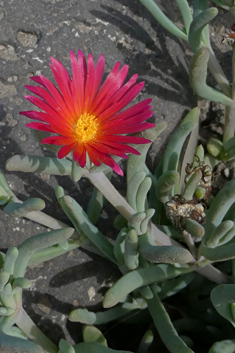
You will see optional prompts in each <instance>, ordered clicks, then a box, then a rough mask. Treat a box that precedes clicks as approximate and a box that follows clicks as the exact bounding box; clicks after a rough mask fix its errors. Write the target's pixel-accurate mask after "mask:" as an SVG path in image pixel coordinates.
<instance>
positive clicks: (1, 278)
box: [0, 270, 10, 292]
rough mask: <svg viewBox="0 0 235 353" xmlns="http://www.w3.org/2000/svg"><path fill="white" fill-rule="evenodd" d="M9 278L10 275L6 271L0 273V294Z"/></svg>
mask: <svg viewBox="0 0 235 353" xmlns="http://www.w3.org/2000/svg"><path fill="white" fill-rule="evenodd" d="M9 278H10V273H9V272H8V271H4V270H3V271H0V292H2V290H3V288H4V286H5V285H6V283H7V282H8V280H9Z"/></svg>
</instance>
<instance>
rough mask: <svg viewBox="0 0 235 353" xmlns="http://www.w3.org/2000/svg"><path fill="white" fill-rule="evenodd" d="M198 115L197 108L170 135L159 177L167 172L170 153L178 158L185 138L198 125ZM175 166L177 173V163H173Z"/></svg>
mask: <svg viewBox="0 0 235 353" xmlns="http://www.w3.org/2000/svg"><path fill="white" fill-rule="evenodd" d="M198 115H199V110H198V108H197V107H195V108H193V109H192V110H191V111H190V112H189V113H188V114H187V115H186V117H185V118H184V119H183V121H182V123H181V124H180V126H179V127H178V129H177V130H176V131H175V132H174V133H173V134H172V136H171V138H170V140H169V142H168V144H167V147H166V150H165V153H164V157H163V167H162V168H163V169H162V172H161V174H160V175H162V174H163V173H165V172H166V171H167V170H168V166H169V160H170V157H171V155H172V153H174V152H177V154H178V158H179V155H180V153H181V150H182V147H183V144H184V142H185V139H186V137H187V136H188V134H189V133H190V132H191V131H192V130H193V129H194V128H195V127H196V126H197V125H198ZM175 165H176V169H175V171H177V170H178V162H177V163H175Z"/></svg>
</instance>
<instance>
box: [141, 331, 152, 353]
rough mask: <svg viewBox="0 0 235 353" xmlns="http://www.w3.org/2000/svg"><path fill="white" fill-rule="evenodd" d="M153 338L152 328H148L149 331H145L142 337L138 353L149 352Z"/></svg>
mask: <svg viewBox="0 0 235 353" xmlns="http://www.w3.org/2000/svg"><path fill="white" fill-rule="evenodd" d="M153 338H154V336H153V332H152V330H148V331H147V332H145V334H144V336H143V337H142V339H141V342H140V345H139V348H138V351H137V353H147V351H148V349H149V347H150V345H151V343H152V342H153Z"/></svg>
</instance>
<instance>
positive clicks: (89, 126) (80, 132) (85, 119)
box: [75, 113, 99, 142]
mask: <svg viewBox="0 0 235 353" xmlns="http://www.w3.org/2000/svg"><path fill="white" fill-rule="evenodd" d="M98 129H99V122H98V121H97V119H96V116H95V115H90V114H87V113H84V114H81V115H80V117H79V118H78V121H77V124H76V127H75V135H76V138H77V139H78V140H79V141H80V142H88V141H90V140H93V139H94V138H95V135H96V133H97V131H98Z"/></svg>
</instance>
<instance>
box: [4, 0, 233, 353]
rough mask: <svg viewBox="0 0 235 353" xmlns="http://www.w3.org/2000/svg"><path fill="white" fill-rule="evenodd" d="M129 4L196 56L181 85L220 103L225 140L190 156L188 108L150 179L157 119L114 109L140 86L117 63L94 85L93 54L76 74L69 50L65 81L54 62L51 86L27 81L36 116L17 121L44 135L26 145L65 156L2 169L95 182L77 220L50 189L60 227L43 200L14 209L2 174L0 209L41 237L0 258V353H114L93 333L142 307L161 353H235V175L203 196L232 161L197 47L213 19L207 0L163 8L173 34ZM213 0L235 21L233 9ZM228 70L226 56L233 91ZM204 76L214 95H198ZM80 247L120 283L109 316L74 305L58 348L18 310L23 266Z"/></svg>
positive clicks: (229, 35)
mask: <svg viewBox="0 0 235 353" xmlns="http://www.w3.org/2000/svg"><path fill="white" fill-rule="evenodd" d="M140 1H141V2H142V3H143V5H145V6H146V7H147V8H148V9H149V10H150V11H151V13H152V14H153V16H154V17H155V18H156V19H157V20H158V21H159V22H160V23H161V24H162V25H163V26H164V27H165V28H166V29H167V30H169V31H170V32H171V33H172V34H174V35H176V36H177V37H178V38H180V39H182V40H185V41H187V42H188V43H189V46H190V47H191V49H192V50H193V51H194V56H193V58H192V60H191V63H190V67H189V72H190V77H189V79H190V83H191V86H192V88H193V89H194V91H195V92H196V93H197V94H198V95H199V96H200V97H203V98H204V99H207V100H210V101H214V102H219V103H222V104H224V105H225V111H226V117H225V126H224V135H223V141H219V140H218V139H215V138H214V137H212V138H210V140H209V141H208V144H207V146H206V148H207V151H206V150H205V147H203V146H202V145H199V146H197V143H195V141H196V140H197V131H198V130H197V129H198V124H199V114H200V112H199V109H198V108H197V107H195V108H194V109H192V110H191V111H190V112H189V113H188V114H187V116H186V117H185V118H184V119H183V120H182V122H181V124H180V126H179V127H178V129H177V130H176V131H175V132H174V134H173V135H172V136H171V138H170V140H169V143H168V145H167V148H166V151H165V153H164V156H163V158H162V160H161V162H160V164H159V165H158V167H157V168H156V170H155V171H154V172H151V171H150V170H149V169H148V167H147V166H146V164H145V159H146V155H147V153H148V150H149V147H150V142H152V141H154V140H155V139H156V137H157V136H158V135H159V134H160V133H161V132H162V131H163V130H164V129H165V127H166V123H165V122H161V123H156V124H155V126H153V124H152V123H149V122H146V120H147V119H148V118H150V117H151V116H152V112H151V110H150V108H151V107H150V106H149V104H150V100H145V101H143V102H140V103H138V104H136V105H134V106H132V107H130V108H128V109H126V110H123V108H124V107H125V106H126V105H127V104H129V103H130V102H131V101H132V99H133V98H134V97H135V96H136V95H137V94H138V93H139V92H140V90H141V88H142V87H143V83H137V84H136V80H137V76H136V75H134V76H133V77H132V78H131V79H130V80H129V81H128V82H127V83H126V84H124V81H125V78H126V75H127V71H128V68H127V66H124V67H123V68H122V69H121V70H120V71H119V64H116V65H115V67H114V69H113V70H112V72H111V74H110V75H109V76H108V78H107V80H106V81H105V82H104V83H103V85H101V80H102V76H103V70H104V59H103V56H102V57H100V59H99V60H98V63H97V66H96V68H95V65H94V62H93V59H92V56H91V55H89V56H88V65H87V64H86V61H85V58H84V56H83V54H82V53H81V52H79V55H78V59H77V58H76V57H75V55H74V54H73V53H71V63H72V77H70V76H69V75H68V73H67V70H66V69H65V68H64V67H63V65H62V64H61V63H59V62H58V61H57V60H55V59H52V65H51V68H52V71H53V74H54V76H55V79H56V82H57V85H58V88H57V87H56V86H54V85H53V84H52V83H51V82H50V81H49V80H48V79H46V78H45V77H44V76H40V77H34V78H33V80H34V81H35V82H36V83H39V85H40V86H28V89H29V90H30V91H31V92H33V93H34V94H36V95H37V96H38V97H39V98H38V97H34V96H33V97H27V98H28V99H29V100H30V101H31V102H32V103H33V104H35V105H36V106H37V107H39V108H40V109H41V110H43V112H42V111H41V112H39V111H36V110H33V111H30V112H23V113H22V114H24V115H26V116H27V117H29V118H31V119H33V120H38V121H39V122H35V121H34V122H32V123H29V124H28V126H29V127H31V128H33V129H36V130H42V131H43V133H42V135H43V137H42V135H41V134H40V135H38V138H39V139H40V141H41V140H42V138H43V140H42V142H43V143H47V144H50V145H53V148H54V149H58V148H57V147H56V146H63V147H61V149H60V150H59V152H58V157H59V158H56V157H55V158H49V157H37V156H19V155H18V156H13V157H11V158H10V159H9V160H8V161H7V163H6V168H7V169H8V170H11V171H23V172H34V173H47V174H54V175H64V176H65V177H68V176H71V178H72V179H73V180H74V182H79V180H80V179H81V178H82V177H85V178H87V179H89V180H90V182H91V183H92V184H93V185H94V191H93V195H92V197H91V199H90V201H89V206H88V209H87V211H86V212H85V211H84V210H83V209H82V207H81V206H80V205H79V204H78V202H77V201H76V200H75V199H74V198H73V197H72V196H70V195H65V193H64V190H63V188H62V187H60V186H58V187H57V188H56V190H55V194H56V197H57V200H58V202H59V204H60V206H61V208H62V209H63V211H64V212H65V214H66V215H67V217H68V218H69V219H70V221H71V222H72V224H73V228H72V227H68V226H67V225H66V224H64V223H62V222H61V221H59V220H57V219H54V218H52V217H50V216H48V215H46V214H44V213H43V212H41V210H42V209H43V208H44V202H43V201H42V200H40V199H28V200H27V201H25V202H23V203H22V202H21V201H20V200H18V198H17V196H16V195H15V194H14V193H13V192H12V191H11V190H10V189H9V187H8V185H7V183H6V181H5V179H4V177H3V175H2V174H1V175H0V192H1V197H0V202H1V205H2V207H3V209H4V211H5V212H6V213H8V214H9V215H11V216H13V217H27V218H29V219H32V220H34V221H36V222H38V223H40V224H43V225H45V226H47V227H49V228H50V229H51V231H50V232H47V233H44V234H38V235H36V236H32V237H30V238H29V239H27V240H26V241H24V242H23V243H22V244H20V245H19V246H18V247H17V248H16V247H13V248H10V249H9V250H8V251H7V253H6V254H3V253H0V269H1V272H0V304H1V306H0V315H1V318H0V347H1V349H2V351H3V352H16V351H17V352H18V351H19V352H21V351H22V352H47V353H78V352H84V353H86V352H94V353H96V352H97V353H100V352H107V353H108V352H110V353H111V352H115V351H114V350H112V349H111V348H108V347H107V342H106V340H105V338H104V336H103V334H102V333H101V331H100V330H99V329H97V328H96V327H95V326H94V325H99V324H104V323H108V322H110V321H113V320H121V319H123V318H126V317H128V316H130V315H131V314H132V313H133V312H134V313H137V312H138V313H142V312H143V311H149V313H150V316H151V318H152V319H151V320H152V321H153V322H154V324H155V326H156V328H157V330H158V333H159V335H160V337H161V339H162V341H163V342H164V344H165V346H166V347H167V349H168V351H170V352H172V353H193V352H196V351H200V347H203V349H205V347H207V348H208V349H209V353H218V352H221V351H223V350H225V349H227V350H229V351H231V352H232V351H233V350H234V349H235V333H234V332H233V330H232V329H231V328H232V326H235V312H234V297H235V294H234V293H235V284H234V279H235V275H234V271H235V266H234V264H235V263H234V259H235V237H234V236H235V225H234V221H235V179H233V180H231V181H229V182H228V183H227V185H226V186H225V187H223V188H222V190H221V191H220V192H219V193H218V194H217V195H216V196H215V197H214V198H212V195H211V194H212V186H213V168H214V166H215V165H216V164H218V163H220V161H226V160H229V159H231V158H234V156H235V137H234V127H235V117H234V105H235V102H234V82H232V85H231V84H230V82H229V80H228V79H227V78H226V77H225V74H224V72H223V70H222V68H221V66H220V64H219V63H218V61H217V59H216V57H215V54H214V52H213V50H212V47H211V44H210V37H209V28H208V24H209V23H210V22H211V21H212V20H213V18H214V17H215V16H216V15H217V13H218V9H217V8H214V7H208V3H207V1H206V0H203V1H200V0H194V2H193V15H192V14H191V9H190V7H189V5H188V2H187V1H186V0H175V2H176V3H177V5H178V7H179V9H180V11H181V13H182V17H183V21H184V25H185V27H184V28H183V29H180V28H178V27H176V26H175V25H174V24H173V23H172V22H171V21H170V20H169V19H168V18H167V17H166V15H164V14H163V12H162V11H161V10H160V8H159V7H158V6H157V4H156V3H155V2H153V1H152V0H140ZM214 2H215V3H216V4H217V5H219V6H221V7H222V8H224V9H227V10H229V11H230V12H231V14H232V15H234V13H235V11H234V10H235V5H234V1H233V0H224V1H222V0H214ZM233 34H234V30H233V27H231V28H230V30H228V31H227V32H226V33H225V35H224V41H226V40H227V41H228V40H229V43H230V44H231V43H232V44H233V42H232V40H233V37H234V36H233ZM234 62H235V60H234V58H233V63H232V65H233V81H234V72H235V69H234V65H235V64H234ZM207 69H209V70H210V72H211V74H212V75H213V77H214V79H215V80H216V82H217V84H218V86H219V88H218V89H215V88H212V87H210V86H208V85H207V83H206V78H207ZM48 133H55V134H56V135H53V136H51V135H50V136H48ZM129 134H131V135H129ZM185 143H186V144H187V148H186V149H185V148H184V146H185ZM130 144H131V145H130ZM182 154H183V155H184V156H183V158H182ZM121 158H127V169H126V184H127V188H126V199H124V198H123V197H122V196H121V195H120V194H119V193H118V191H117V190H116V189H115V187H114V186H113V184H112V183H111V176H112V172H113V171H114V172H116V173H118V174H121V175H122V174H123V172H122V170H121V168H120V167H119V165H118V162H119V160H120V159H121ZM104 198H105V199H106V200H108V201H109V202H110V203H111V204H112V205H113V206H114V207H115V208H116V209H117V211H118V212H119V213H120V215H119V216H118V217H117V218H116V219H115V221H114V226H115V228H117V229H119V234H118V236H117V238H116V240H115V242H114V243H111V242H110V241H109V240H107V239H106V238H105V236H104V235H103V234H102V233H101V232H100V231H99V229H98V228H97V227H96V225H95V224H96V222H97V219H98V218H99V215H100V212H101V211H102V207H103V201H104ZM88 246H89V249H90V251H92V249H93V250H94V251H95V252H96V253H97V252H98V253H100V254H102V255H103V256H105V257H106V258H107V259H109V260H110V261H111V262H112V263H114V264H115V265H116V266H118V268H119V269H120V272H121V274H122V276H121V278H120V279H119V280H118V281H117V282H116V283H115V284H114V285H113V286H112V287H111V288H110V289H109V290H108V291H107V292H106V294H105V296H104V299H103V307H104V308H105V309H107V310H105V311H103V312H98V313H94V312H90V311H88V310H86V309H76V310H73V311H72V312H71V313H70V314H69V320H70V321H75V322H81V323H84V324H85V325H86V326H85V328H84V331H83V338H84V342H83V343H78V344H75V346H71V345H70V344H69V343H67V342H66V341H65V340H63V339H61V341H60V343H59V346H58V347H57V346H56V345H55V344H53V343H52V342H51V341H50V340H49V339H48V338H47V337H46V336H45V335H44V334H43V333H42V332H41V331H40V330H39V329H38V327H37V326H36V325H35V323H34V322H33V321H32V320H31V319H30V317H29V316H28V315H27V313H26V312H25V310H24V309H23V307H22V291H23V289H25V288H29V287H30V285H31V283H30V281H29V280H27V279H26V278H25V272H26V268H27V266H30V265H33V264H37V263H40V262H42V261H46V260H49V259H52V258H54V257H57V256H60V255H62V254H64V253H65V252H67V251H69V250H71V249H74V248H76V247H81V248H83V247H84V248H87V247H88ZM221 262H222V265H221ZM173 295H174V296H175V298H176V299H175V301H174V307H175V308H176V309H177V310H179V312H180V315H181V318H180V319H178V320H175V321H174V322H172V321H171V318H170V315H169V313H168V312H167V310H166V308H165V306H164V305H163V303H162V301H163V300H167V298H169V297H171V296H173ZM201 296H203V298H204V301H202V300H200V298H201ZM182 298H183V299H184V301H183V303H182ZM178 299H181V300H178ZM171 305H172V304H171ZM136 320H138V314H137V315H136ZM151 320H150V322H151ZM120 339H121V338H120ZM130 339H131V338H130ZM152 341H153V332H152V330H148V331H147V332H146V334H145V335H144V337H143V339H142V340H141V342H140V346H139V350H138V352H141V353H143V352H147V351H148V349H151V347H150V345H151V343H152ZM119 352H120V351H119ZM123 353H124V352H123Z"/></svg>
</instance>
